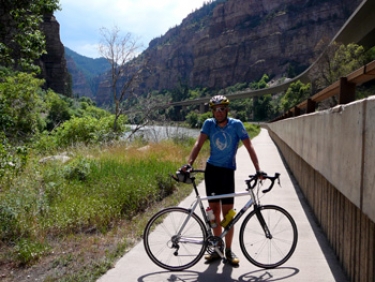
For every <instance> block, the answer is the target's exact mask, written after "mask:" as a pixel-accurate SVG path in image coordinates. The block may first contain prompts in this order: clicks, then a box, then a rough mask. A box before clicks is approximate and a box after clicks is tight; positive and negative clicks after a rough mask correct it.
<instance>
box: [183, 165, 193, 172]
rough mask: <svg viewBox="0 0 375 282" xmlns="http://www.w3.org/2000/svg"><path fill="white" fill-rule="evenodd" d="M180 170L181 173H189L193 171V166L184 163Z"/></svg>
mask: <svg viewBox="0 0 375 282" xmlns="http://www.w3.org/2000/svg"><path fill="white" fill-rule="evenodd" d="M180 171H181V172H183V173H190V172H192V171H193V167H192V166H191V165H189V164H185V165H183V166H182V167H181V168H180Z"/></svg>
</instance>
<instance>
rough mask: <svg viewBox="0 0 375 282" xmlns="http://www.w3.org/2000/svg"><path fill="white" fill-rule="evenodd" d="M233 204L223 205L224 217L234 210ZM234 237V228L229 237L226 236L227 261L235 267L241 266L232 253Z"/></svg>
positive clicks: (229, 232) (228, 234)
mask: <svg viewBox="0 0 375 282" xmlns="http://www.w3.org/2000/svg"><path fill="white" fill-rule="evenodd" d="M233 206H234V205H233V204H224V205H223V217H224V216H225V215H226V214H227V213H228V212H229V211H230V210H231V209H233ZM233 235H234V227H232V228H231V229H230V230H229V231H228V233H227V235H225V256H226V258H227V260H228V261H229V262H230V263H231V264H234V265H237V264H239V262H240V260H239V259H238V257H237V256H236V255H235V254H234V253H233V252H232V241H233Z"/></svg>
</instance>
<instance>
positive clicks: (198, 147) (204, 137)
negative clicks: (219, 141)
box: [188, 133, 208, 166]
mask: <svg viewBox="0 0 375 282" xmlns="http://www.w3.org/2000/svg"><path fill="white" fill-rule="evenodd" d="M207 138H208V136H207V135H206V134H204V133H200V134H199V136H198V139H197V141H195V144H194V147H193V149H192V150H191V152H190V156H189V158H188V164H189V165H191V166H193V163H194V161H195V159H196V158H197V156H198V154H199V152H200V150H201V148H202V146H203V144H204V142H205V141H206V140H207Z"/></svg>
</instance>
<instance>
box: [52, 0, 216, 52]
mask: <svg viewBox="0 0 375 282" xmlns="http://www.w3.org/2000/svg"><path fill="white" fill-rule="evenodd" d="M204 2H209V0H60V7H61V11H56V12H55V17H56V19H57V21H58V22H59V24H60V40H61V42H62V43H63V45H64V46H66V47H68V48H69V49H71V50H73V51H75V52H77V53H78V54H80V55H83V56H86V57H89V58H98V57H100V54H99V52H98V43H99V42H100V41H101V35H100V31H99V30H100V28H103V27H104V28H107V29H109V30H112V28H113V27H114V26H117V27H118V28H119V29H120V30H121V32H122V33H123V34H125V33H128V32H130V33H131V34H132V35H133V37H134V38H137V43H140V44H141V45H143V47H144V49H146V48H147V47H148V43H149V42H150V41H151V40H152V39H154V38H157V37H160V36H161V35H164V34H165V33H166V32H167V31H168V30H169V29H170V28H172V27H175V26H176V25H179V24H181V22H182V20H183V19H184V18H185V17H186V16H187V15H189V14H190V13H192V12H193V11H195V9H199V8H201V7H202V6H203V4H204Z"/></svg>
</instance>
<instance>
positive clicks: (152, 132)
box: [124, 125, 200, 143]
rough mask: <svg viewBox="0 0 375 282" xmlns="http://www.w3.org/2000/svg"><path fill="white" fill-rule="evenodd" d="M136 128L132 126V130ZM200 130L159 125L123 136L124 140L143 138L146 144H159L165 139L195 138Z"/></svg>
mask: <svg viewBox="0 0 375 282" xmlns="http://www.w3.org/2000/svg"><path fill="white" fill-rule="evenodd" d="M135 128H136V126H132V130H134V129H135ZM199 131H200V129H192V128H185V127H178V126H168V125H166V126H160V125H150V126H144V127H142V128H140V129H139V130H137V131H136V132H135V133H134V134H132V132H127V133H125V135H124V138H125V139H126V138H129V136H130V135H131V137H130V138H139V137H141V138H143V139H144V140H146V141H148V142H155V143H157V142H160V141H162V140H166V139H172V138H173V139H174V138H183V137H192V138H194V139H195V138H197V137H198V135H199Z"/></svg>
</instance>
